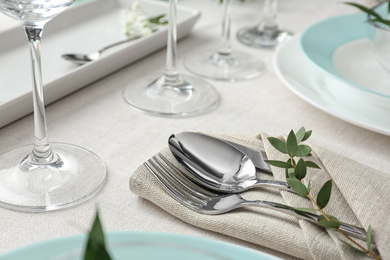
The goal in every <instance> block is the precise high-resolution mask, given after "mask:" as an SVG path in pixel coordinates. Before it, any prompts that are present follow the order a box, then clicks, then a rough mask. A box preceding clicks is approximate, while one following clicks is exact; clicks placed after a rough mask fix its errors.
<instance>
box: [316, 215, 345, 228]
mask: <svg viewBox="0 0 390 260" xmlns="http://www.w3.org/2000/svg"><path fill="white" fill-rule="evenodd" d="M328 217H329V219H330V221H329V220H327V219H326V217H325V216H324V215H320V216H318V224H320V225H321V226H323V227H326V228H331V229H336V228H338V227H340V221H339V220H338V219H337V218H335V217H333V216H330V215H328Z"/></svg>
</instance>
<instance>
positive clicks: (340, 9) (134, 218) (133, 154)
mask: <svg viewBox="0 0 390 260" xmlns="http://www.w3.org/2000/svg"><path fill="white" fill-rule="evenodd" d="M218 2H219V1H217V0H196V1H195V0H182V1H179V4H180V5H182V6H188V7H191V8H195V9H198V10H200V11H201V12H202V17H201V19H200V20H199V21H198V23H197V24H196V26H195V27H194V30H193V31H192V33H191V34H190V35H189V36H188V37H187V38H185V39H183V40H181V41H180V42H179V44H178V68H179V71H180V72H182V73H188V72H187V71H186V70H185V69H184V67H183V65H182V60H183V56H185V54H188V53H191V52H192V51H194V50H197V49H203V48H209V49H211V48H216V47H217V46H218V44H219V35H220V31H221V21H222V8H221V7H220V6H219V4H218ZM262 3H263V1H255V0H247V1H246V2H245V3H244V4H242V3H238V2H234V6H233V9H232V32H233V33H232V36H234V35H235V32H236V31H237V30H238V29H239V28H240V27H243V26H247V25H254V24H255V23H256V22H258V20H259V14H260V13H261V12H260V10H261V5H262ZM353 12H356V10H354V9H353V8H351V7H349V6H346V5H343V4H341V3H340V2H338V1H335V0H332V1H322V0H296V1H288V0H281V1H279V13H278V22H279V24H280V25H282V26H283V27H285V28H286V29H288V30H290V31H292V32H294V33H295V34H297V33H299V32H301V31H302V30H304V29H305V28H306V27H307V26H309V25H310V24H312V23H314V22H317V21H320V20H322V19H325V18H327V17H331V16H335V15H339V14H345V13H353ZM0 24H2V27H3V26H4V25H5V26H6V27H7V26H8V27H9V26H15V23H13V22H10V20H9V19H8V18H5V17H4V16H0ZM3 28H5V27H3ZM232 46H233V48H234V49H237V50H242V51H246V52H248V53H251V54H252V55H253V56H256V57H258V58H259V59H261V60H263V61H264V62H265V63H266V66H267V70H266V72H265V73H264V74H263V75H262V76H260V77H258V78H255V79H253V80H249V81H244V82H238V83H229V82H221V81H212V80H210V82H211V83H212V84H213V85H214V86H215V88H216V89H217V90H218V91H219V93H220V95H221V103H220V105H219V106H218V108H217V109H215V110H214V111H212V112H210V113H207V114H204V115H200V116H195V117H188V118H165V117H154V116H149V115H145V114H142V113H139V112H137V111H135V110H133V109H132V108H131V107H130V106H129V105H128V104H126V103H125V102H124V100H123V98H122V91H123V88H124V87H125V86H126V85H127V84H128V83H131V82H132V81H133V80H134V79H136V78H137V77H139V76H141V75H148V74H161V73H162V71H163V69H164V64H165V51H164V50H160V51H158V52H155V53H153V54H151V55H149V56H147V57H145V58H144V59H142V60H140V61H138V62H136V63H134V64H131V65H129V66H127V67H125V68H123V69H121V70H119V71H117V72H115V73H113V74H111V75H109V76H107V77H105V78H103V79H101V80H99V81H97V82H95V83H93V84H91V85H89V86H86V87H85V88H83V89H81V90H79V91H77V92H75V93H73V94H71V95H69V96H67V97H65V98H62V99H60V100H59V101H57V102H55V103H53V104H51V105H49V106H47V121H48V130H49V135H50V136H49V137H50V140H51V141H60V142H65V143H73V144H77V145H79V146H82V147H85V148H88V149H90V150H92V151H94V152H95V153H96V154H98V155H99V156H100V157H101V158H102V159H103V161H104V162H105V163H106V166H107V172H108V179H107V182H106V184H105V186H104V188H103V189H102V190H101V191H100V192H99V194H98V195H97V196H95V197H94V198H92V199H91V200H89V201H87V202H85V203H83V204H81V205H78V206H75V207H72V208H69V209H65V210H59V211H54V212H47V213H22V212H16V211H12V210H8V209H2V208H0V220H1V221H0V230H1V232H0V253H3V252H6V251H9V250H12V249H15V248H18V247H21V246H24V245H27V244H30V243H33V242H37V241H42V240H46V239H51V238H56V237H61V236H69V235H75V234H80V233H85V232H86V230H87V229H88V228H89V226H90V224H91V221H92V219H93V216H94V214H95V209H96V206H98V207H99V209H100V215H101V218H102V222H103V225H104V228H105V230H107V231H113V230H123V231H153V232H169V233H178V234H185V235H192V236H197V237H203V238H209V239H215V240H219V241H225V242H230V243H234V244H237V245H242V246H246V247H249V248H253V249H256V250H261V251H264V252H269V253H274V254H276V255H279V256H282V257H284V256H283V255H281V254H279V253H278V252H272V251H270V250H269V249H266V248H263V247H260V246H257V245H254V244H250V243H246V242H244V241H241V240H237V239H234V238H231V237H227V236H223V235H220V234H217V233H214V232H209V231H206V230H202V229H199V228H197V227H194V226H190V225H188V224H186V223H184V222H182V221H180V220H178V219H176V218H174V217H173V216H172V215H170V214H169V213H167V212H165V211H163V210H162V209H160V208H159V207H157V206H155V205H154V204H152V203H150V202H148V201H146V200H143V199H140V198H139V197H138V196H136V195H135V194H133V193H131V192H130V190H129V185H128V180H129V176H130V175H131V174H132V173H133V172H134V170H135V169H136V168H137V167H138V166H139V165H141V164H142V163H143V162H144V161H145V160H147V159H148V158H150V157H151V156H153V155H154V154H155V153H156V152H158V151H159V150H161V149H162V148H164V147H165V146H166V145H167V138H168V137H169V136H170V135H171V134H172V133H175V132H180V131H187V130H188V131H212V132H224V133H237V134H246V135H255V134H256V133H257V132H259V131H263V132H266V133H268V134H269V135H279V134H286V133H288V132H289V131H290V130H291V129H294V130H298V129H299V128H300V127H301V126H304V127H305V128H306V129H311V130H313V134H312V137H311V138H310V139H311V140H310V141H311V142H312V143H316V144H318V145H321V146H323V147H326V148H328V149H332V150H334V151H337V152H338V153H340V154H343V155H345V156H347V157H349V158H352V159H354V160H356V161H358V162H360V163H362V164H365V165H368V166H370V167H372V168H375V169H378V170H381V171H384V172H385V171H387V170H388V169H389V168H390V160H389V158H390V149H389V147H390V138H389V137H388V136H385V135H381V134H378V133H375V132H371V131H368V130H365V129H362V128H360V127H357V126H354V125H352V124H349V123H347V122H344V121H342V120H339V119H337V118H335V117H333V116H331V115H329V114H327V113H324V112H322V111H321V110H319V109H317V108H315V107H313V106H312V105H310V104H308V103H307V102H305V101H303V100H301V99H300V98H299V97H297V96H296V95H294V94H293V93H292V92H291V91H289V90H288V89H287V88H286V87H285V86H284V85H283V84H282V82H281V81H280V80H279V79H278V77H277V76H276V74H275V72H274V70H273V67H272V58H273V55H274V49H254V48H250V47H247V46H244V45H242V44H240V43H239V42H238V41H237V40H236V39H235V37H232ZM297 66H299V64H297ZM32 126H33V117H32V115H29V116H26V117H24V118H22V119H20V120H18V121H16V122H14V123H12V124H9V125H7V126H5V127H3V128H0V150H1V151H4V150H8V149H11V148H13V147H16V146H19V145H23V144H29V143H31V142H32V141H33V140H32V131H33V127H32Z"/></svg>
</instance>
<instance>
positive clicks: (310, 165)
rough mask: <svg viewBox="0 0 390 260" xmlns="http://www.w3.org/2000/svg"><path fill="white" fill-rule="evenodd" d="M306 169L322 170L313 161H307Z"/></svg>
mask: <svg viewBox="0 0 390 260" xmlns="http://www.w3.org/2000/svg"><path fill="white" fill-rule="evenodd" d="M305 164H306V167H310V168H316V169H321V168H320V166H318V165H317V164H316V163H314V162H312V161H305Z"/></svg>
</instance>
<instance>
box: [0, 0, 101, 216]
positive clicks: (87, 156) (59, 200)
mask: <svg viewBox="0 0 390 260" xmlns="http://www.w3.org/2000/svg"><path fill="white" fill-rule="evenodd" d="M74 1H75V0H0V11H1V12H2V13H4V14H6V15H7V16H10V17H11V18H13V19H15V20H16V21H18V22H19V23H21V25H22V27H23V29H24V31H25V33H26V36H27V39H28V43H29V47H30V56H31V65H32V77H33V90H32V94H33V105H34V144H33V145H32V147H31V145H28V146H22V147H19V148H15V149H13V150H9V151H6V152H4V153H2V154H1V155H0V206H2V207H6V208H10V209H13V210H19V211H30V212H40V211H49V210H56V209H61V208H64V207H68V206H71V205H75V204H77V203H80V202H82V201H84V200H86V199H88V198H90V197H91V196H92V195H94V194H95V193H96V192H97V191H98V190H99V188H100V187H101V186H102V185H103V183H104V180H105V178H106V168H105V165H104V163H103V162H102V161H101V159H100V158H99V157H98V156H97V155H95V154H94V153H92V152H90V151H88V150H86V149H84V148H81V147H79V146H75V145H70V144H63V143H49V141H48V134H47V126H46V115H45V107H44V98H43V81H42V71H41V53H40V49H41V48H40V44H41V37H42V32H43V27H44V25H45V24H46V23H47V22H48V21H49V20H51V19H52V18H53V17H55V16H56V15H58V14H59V13H61V12H62V11H64V10H65V9H66V8H67V7H68V6H69V5H71V4H72V3H73V2H74ZM1 66H3V67H6V64H2V65H1Z"/></svg>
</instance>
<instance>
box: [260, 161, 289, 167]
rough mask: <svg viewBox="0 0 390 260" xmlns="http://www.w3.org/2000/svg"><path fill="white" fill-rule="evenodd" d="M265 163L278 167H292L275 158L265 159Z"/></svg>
mask: <svg viewBox="0 0 390 260" xmlns="http://www.w3.org/2000/svg"><path fill="white" fill-rule="evenodd" d="M265 162H266V163H268V164H270V165H272V166H276V167H279V168H292V166H291V164H289V163H286V162H283V161H276V160H265Z"/></svg>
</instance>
